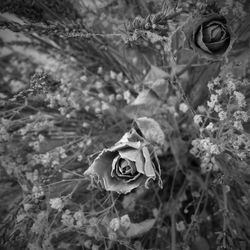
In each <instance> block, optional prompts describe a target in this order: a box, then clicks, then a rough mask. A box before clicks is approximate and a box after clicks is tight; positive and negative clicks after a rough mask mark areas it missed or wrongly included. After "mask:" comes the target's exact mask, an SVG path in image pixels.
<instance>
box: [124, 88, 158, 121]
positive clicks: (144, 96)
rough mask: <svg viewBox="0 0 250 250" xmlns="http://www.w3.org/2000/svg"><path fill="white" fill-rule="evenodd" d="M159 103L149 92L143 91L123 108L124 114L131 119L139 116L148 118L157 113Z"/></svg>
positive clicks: (152, 93)
mask: <svg viewBox="0 0 250 250" xmlns="http://www.w3.org/2000/svg"><path fill="white" fill-rule="evenodd" d="M160 105H161V101H160V100H159V98H158V97H157V96H156V94H155V93H154V92H153V91H151V90H143V91H142V92H141V93H140V94H139V95H138V96H137V98H136V99H135V100H134V101H133V102H132V103H131V104H130V105H128V106H126V107H125V108H124V110H123V111H124V113H125V114H126V115H127V116H128V117H130V118H131V119H136V118H137V117H140V116H150V115H154V114H156V113H157V110H158V109H159V107H160Z"/></svg>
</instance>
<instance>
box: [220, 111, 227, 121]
mask: <svg viewBox="0 0 250 250" xmlns="http://www.w3.org/2000/svg"><path fill="white" fill-rule="evenodd" d="M218 116H219V118H220V120H221V121H224V120H226V119H227V113H226V112H224V111H220V112H219V114H218Z"/></svg>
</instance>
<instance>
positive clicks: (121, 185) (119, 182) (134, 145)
mask: <svg viewBox="0 0 250 250" xmlns="http://www.w3.org/2000/svg"><path fill="white" fill-rule="evenodd" d="M154 157H156V156H154ZM84 174H85V175H87V176H88V175H89V176H97V177H98V180H99V181H100V182H101V184H102V186H103V187H104V188H105V189H106V190H107V191H116V192H118V193H128V192H130V191H131V190H132V189H134V188H137V187H139V186H141V185H145V186H146V187H148V182H149V180H151V179H152V180H156V179H158V183H159V185H162V184H161V178H160V167H159V165H158V161H157V160H156V161H155V162H153V159H151V154H150V145H149V143H148V142H147V141H146V140H145V139H144V138H143V137H141V136H140V135H139V134H138V133H137V132H136V130H135V129H132V130H131V131H130V132H128V133H126V134H125V135H124V136H123V137H122V138H121V139H120V140H119V141H118V142H117V143H116V144H115V145H114V146H112V147H110V148H107V149H104V150H103V151H102V152H101V153H100V154H99V155H98V156H97V158H96V159H95V160H94V162H93V163H92V164H91V166H90V167H89V168H88V169H87V170H86V171H85V173H84Z"/></svg>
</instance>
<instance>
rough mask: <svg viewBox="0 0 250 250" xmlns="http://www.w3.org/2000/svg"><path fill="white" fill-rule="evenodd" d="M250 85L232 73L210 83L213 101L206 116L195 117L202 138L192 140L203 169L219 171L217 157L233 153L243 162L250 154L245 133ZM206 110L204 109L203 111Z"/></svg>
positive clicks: (210, 102)
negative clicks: (247, 94) (248, 88)
mask: <svg viewBox="0 0 250 250" xmlns="http://www.w3.org/2000/svg"><path fill="white" fill-rule="evenodd" d="M247 84H249V83H248V82H247V81H246V80H243V81H240V80H238V79H235V78H233V77H232V75H231V74H226V75H222V76H218V77H217V78H215V79H214V80H213V81H211V82H209V83H208V89H209V91H210V98H209V100H208V101H207V109H206V110H205V113H206V114H204V112H203V114H197V115H195V116H194V123H195V124H196V125H198V126H199V128H200V134H201V137H200V138H197V139H195V140H193V142H192V145H193V148H192V149H191V153H192V154H194V155H195V156H196V157H199V158H201V160H202V163H201V167H202V169H203V170H204V169H206V170H208V169H218V166H217V165H216V164H215V160H214V156H215V155H218V154H220V153H222V152H224V151H230V152H231V153H233V154H234V155H235V157H239V158H240V159H244V158H246V157H247V156H248V155H249V142H250V137H249V135H248V134H247V133H246V132H245V131H244V123H246V122H247V121H248V119H249V114H248V113H247V110H246V108H247V107H246V100H245V96H244V92H242V91H244V88H245V86H246V85H247ZM203 111H204V110H203Z"/></svg>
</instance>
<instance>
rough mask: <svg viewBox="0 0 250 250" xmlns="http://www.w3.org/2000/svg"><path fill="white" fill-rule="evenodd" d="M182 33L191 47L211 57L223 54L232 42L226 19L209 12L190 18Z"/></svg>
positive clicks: (227, 50)
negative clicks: (197, 17)
mask: <svg viewBox="0 0 250 250" xmlns="http://www.w3.org/2000/svg"><path fill="white" fill-rule="evenodd" d="M184 33H185V34H186V37H187V42H188V44H189V46H190V47H191V48H193V49H194V50H195V51H196V52H198V53H199V54H200V55H203V56H206V57H209V58H212V59H220V58H221V57H222V56H225V55H226V54H227V53H228V52H229V50H230V49H231V47H232V43H233V36H232V32H231V30H230V29H229V27H228V26H227V20H226V19H225V18H224V17H223V16H221V15H219V14H209V15H205V16H202V17H201V18H200V19H195V20H192V21H191V22H189V23H188V24H187V26H186V29H185V30H184Z"/></svg>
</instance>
